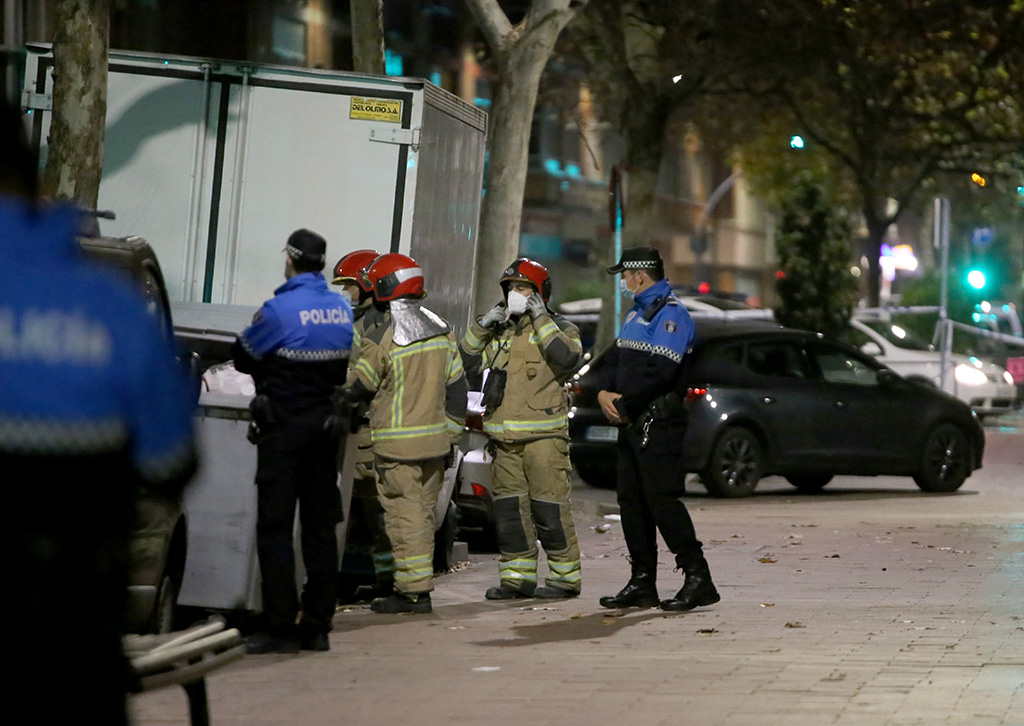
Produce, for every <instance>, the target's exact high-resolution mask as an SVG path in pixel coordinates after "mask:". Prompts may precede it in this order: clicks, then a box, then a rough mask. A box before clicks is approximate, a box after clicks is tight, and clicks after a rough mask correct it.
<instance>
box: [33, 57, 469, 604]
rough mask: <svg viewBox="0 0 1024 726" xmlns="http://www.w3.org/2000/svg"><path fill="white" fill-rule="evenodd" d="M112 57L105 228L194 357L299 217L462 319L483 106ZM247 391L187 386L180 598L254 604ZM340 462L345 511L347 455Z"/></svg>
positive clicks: (317, 79) (388, 85)
mask: <svg viewBox="0 0 1024 726" xmlns="http://www.w3.org/2000/svg"><path fill="white" fill-rule="evenodd" d="M109 63H110V72H109V76H108V97H107V129H106V139H105V144H104V159H103V180H102V183H101V185H100V194H99V207H100V208H101V209H110V210H112V211H113V212H114V213H115V214H116V219H115V220H113V221H104V222H103V232H104V234H105V235H107V236H111V237H125V236H128V235H140V236H142V237H144V238H145V239H146V240H148V242H149V243H150V245H151V246H152V247H153V249H154V250H155V252H156V254H157V256H158V258H159V260H160V266H161V268H162V271H163V279H164V281H165V284H166V287H167V292H168V297H169V298H170V301H171V308H172V310H173V317H174V323H175V330H176V334H177V335H178V336H179V338H183V339H188V340H189V341H190V343H191V344H193V345H198V346H200V347H201V348H204V352H206V353H208V360H207V362H210V363H212V362H220V359H218V358H217V356H216V355H215V354H212V353H211V351H213V350H214V349H215V348H216V347H217V344H218V341H219V344H220V348H226V346H227V344H228V343H229V342H230V340H231V339H232V338H233V336H234V334H237V333H239V332H241V330H242V328H243V327H244V326H245V325H246V324H247V322H248V321H249V320H250V319H251V316H252V313H253V311H254V310H255V306H257V305H259V304H260V303H262V302H263V301H264V300H266V299H267V298H269V297H270V296H271V295H272V294H273V290H274V288H276V287H277V286H278V285H280V284H281V283H282V282H283V281H284V267H283V265H284V255H283V248H284V243H285V240H286V239H287V237H288V235H289V234H290V233H291V232H292V231H293V230H295V229H298V228H300V227H306V228H309V229H312V230H314V231H316V232H319V233H320V234H322V235H323V236H324V237H325V238H326V239H327V243H328V247H327V255H328V266H329V267H331V266H333V265H334V263H335V261H337V260H338V259H339V258H340V257H341V256H342V255H344V254H345V253H346V252H350V251H352V250H356V249H364V248H373V249H377V250H379V251H381V252H401V253H403V254H408V255H411V256H412V257H414V258H415V259H416V260H417V261H418V262H419V263H420V265H421V266H422V267H423V270H424V276H425V277H426V286H427V291H428V294H429V302H428V305H429V307H430V308H431V309H432V310H434V311H435V312H437V313H439V314H440V315H442V316H443V317H445V318H446V319H447V320H448V321H449V322H451V323H452V325H453V326H454V327H455V328H456V329H457V330H458V331H459V332H460V333H461V332H462V331H464V330H465V326H466V324H467V322H468V320H469V316H470V315H471V313H472V310H473V297H474V274H473V271H474V269H475V265H476V250H477V229H478V226H477V222H478V218H479V213H480V201H481V189H482V181H483V169H484V140H485V133H486V127H487V117H486V114H484V113H483V112H482V111H480V110H479V109H477V108H476V107H474V106H473V105H471V104H468V103H466V102H464V101H462V100H461V99H459V98H457V97H456V96H453V95H452V94H450V93H448V92H446V91H444V90H442V89H440V88H438V87H437V86H434V85H432V84H431V83H429V82H427V81H424V80H421V79H416V78H392V77H380V76H369V75H361V74H354V73H341V72H335V71H322V70H311V69H305V68H287V67H280V66H267V65H256V64H249V63H235V62H227V61H214V60H203V59H197V58H182V57H177V56H162V55H154V54H147V53H133V52H123V51H111V52H110V54H109ZM52 70H53V57H52V54H51V53H50V48H49V47H48V46H33V47H30V48H29V53H28V58H27V64H26V79H25V86H24V91H23V94H22V105H23V106H24V107H25V108H26V109H28V110H29V111H30V112H31V114H32V116H31V118H32V131H33V137H34V140H35V143H36V144H37V145H38V146H39V148H40V151H41V153H42V154H45V153H46V138H47V134H48V131H49V122H50V115H49V113H48V111H49V109H50V108H51V100H50V93H51V89H52V84H53V79H52ZM326 272H329V270H327V271H326ZM248 402H249V397H248V396H244V395H218V394H214V393H209V392H203V393H202V394H201V395H200V399H199V404H200V405H199V410H200V415H199V420H198V422H197V430H198V432H199V437H200V447H201V452H202V463H201V468H200V471H199V473H198V474H197V477H196V480H195V481H194V482H193V484H192V486H191V487H190V488H189V489H188V491H187V493H186V498H185V507H186V510H187V513H188V555H187V558H186V566H185V572H184V579H183V582H181V583H180V586H181V589H180V594H179V598H178V603H179V604H180V605H190V606H198V607H205V608H216V609H243V610H258V609H260V598H259V587H258V582H259V580H258V570H257V565H256V554H255V517H256V489H255V486H253V479H254V475H255V470H256V450H255V447H253V446H252V445H250V444H249V443H248V441H247V440H246V438H245V432H246V428H247V426H248V419H249V411H248ZM345 469H346V471H344V472H343V473H342V476H340V477H339V486H340V488H341V491H342V494H343V501H344V508H345V514H346V515H348V514H350V508H349V495H350V494H351V484H352V481H351V479H352V473H351V470H352V466H351V463H350V462H349V463H348V465H347V466H346V467H345ZM456 470H457V464H456V467H453V468H452V469H450V470H449V471H448V472H446V479H445V487H444V491H443V496H442V497H441V501H439V503H438V509H437V520H438V528H439V529H438V532H439V539H440V540H441V541H444V540H445V539H446V538H448V539H450V535H451V532H447V530H451V529H452V528H454V512H453V511H452V506H453V505H452V504H451V493H452V490H453V488H454V486H455V475H456ZM347 525H348V518H347V517H346V521H345V522H344V523H342V525H340V526H339V530H338V534H339V545H340V546H341V547H344V544H345V539H346V533H347ZM446 532H447V533H446ZM448 546H449V547H450V546H451V543H450V542H448ZM299 564H300V565H301V561H300V562H299ZM298 574H299V577H300V578H301V567H300V569H299V573H298Z"/></svg>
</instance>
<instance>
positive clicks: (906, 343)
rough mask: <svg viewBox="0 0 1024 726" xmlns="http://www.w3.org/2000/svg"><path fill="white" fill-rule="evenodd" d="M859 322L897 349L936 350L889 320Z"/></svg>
mask: <svg viewBox="0 0 1024 726" xmlns="http://www.w3.org/2000/svg"><path fill="white" fill-rule="evenodd" d="M859 322H860V323H861V324H862V325H866V326H867V327H869V328H871V329H872V330H873V331H875V332H876V333H878V334H879V335H881V336H882V337H883V338H885V339H886V340H888V341H889V342H890V343H892V344H893V345H895V346H896V347H897V348H905V349H907V350H932V351H933V350H935V347H934V346H933V345H932V344H931V343H929V342H928V341H926V340H922V339H921V338H918V337H917V336H916V335H914V334H913V333H912V332H910V331H909V330H907V329H906V328H901V327H900V326H899V325H896V324H895V323H891V322H889V321H887V320H860V321H859Z"/></svg>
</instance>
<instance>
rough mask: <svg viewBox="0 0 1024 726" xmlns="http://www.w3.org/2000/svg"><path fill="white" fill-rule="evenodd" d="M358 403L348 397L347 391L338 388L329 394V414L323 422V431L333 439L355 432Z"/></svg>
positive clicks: (357, 419)
mask: <svg viewBox="0 0 1024 726" xmlns="http://www.w3.org/2000/svg"><path fill="white" fill-rule="evenodd" d="M358 408H359V403H358V402H356V401H353V400H352V399H351V398H350V397H349V391H348V389H346V388H342V387H341V386H339V387H338V388H335V389H334V393H333V394H331V413H330V415H329V416H328V417H327V418H326V419H325V420H324V430H325V431H327V432H328V434H330V436H331V437H333V438H341V436H342V435H344V434H346V433H349V432H350V431H353V432H354V431H355V430H356V429H357V428H358V421H359V414H358Z"/></svg>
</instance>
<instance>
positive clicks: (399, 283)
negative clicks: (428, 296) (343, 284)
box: [364, 252, 423, 302]
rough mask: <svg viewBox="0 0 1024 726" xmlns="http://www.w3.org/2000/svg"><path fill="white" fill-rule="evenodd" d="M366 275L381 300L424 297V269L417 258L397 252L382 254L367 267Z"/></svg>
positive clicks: (377, 298) (376, 297)
mask: <svg viewBox="0 0 1024 726" xmlns="http://www.w3.org/2000/svg"><path fill="white" fill-rule="evenodd" d="M364 277H365V278H366V281H367V282H368V283H369V285H370V286H371V287H372V288H373V297H374V298H375V299H376V300H378V301H379V302H387V301H389V300H395V299H397V298H400V297H423V270H422V269H421V268H420V266H419V263H417V262H416V260H414V259H413V258H411V257H407V256H406V255H402V254H399V253H397V252H389V253H387V254H384V255H381V256H380V257H378V258H377V259H376V260H374V261H373V262H372V263H371V264H370V266H369V267H367V268H366V272H365V273H364Z"/></svg>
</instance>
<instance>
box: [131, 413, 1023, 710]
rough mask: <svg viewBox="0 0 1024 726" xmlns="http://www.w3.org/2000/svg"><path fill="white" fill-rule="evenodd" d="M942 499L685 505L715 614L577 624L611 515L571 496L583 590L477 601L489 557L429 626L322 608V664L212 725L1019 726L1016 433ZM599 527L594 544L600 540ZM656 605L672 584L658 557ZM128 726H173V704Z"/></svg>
mask: <svg viewBox="0 0 1024 726" xmlns="http://www.w3.org/2000/svg"><path fill="white" fill-rule="evenodd" d="M988 437H989V439H988V440H989V450H988V452H987V455H986V467H985V469H983V470H982V471H981V472H979V473H977V474H975V476H974V477H972V478H971V479H970V480H968V482H967V483H966V484H965V486H964V487H963V489H962V490H961V491H960V492H958V493H956V494H954V495H925V494H923V493H921V492H920V491H918V489H917V487H916V486H914V484H913V482H912V481H910V480H909V479H896V478H880V479H877V480H871V479H857V478H840V479H837V480H836V481H835V482H833V483H832V484H830V485H829V486H828V487H827V488H826V490H825V492H824V493H823V494H821V495H817V496H801V495H797V494H796V493H795V492H794V491H793V489H792V487H789V486H788V484H786V483H785V482H784V481H782V480H776V479H772V480H767V481H766V482H764V485H763V486H762V487H759V490H758V492H759V493H758V494H757V495H756V496H754V497H751V498H749V499H744V500H737V501H727V500H715V499H710V498H708V497H706V496H705V495H704V493H703V489H702V488H701V487H700V486H699V485H695V486H693V487H691V489H692V491H691V494H690V495H688V497H687V499H686V502H687V505H688V506H689V507H690V509H691V512H692V514H693V517H694V520H695V523H696V526H697V532H698V534H699V535H700V536H701V537H702V538H703V539H704V542H705V549H706V552H707V555H708V559H709V561H710V563H711V567H712V572H713V574H714V577H715V581H716V584H717V585H718V588H719V590H720V591H721V593H722V602H720V603H719V604H717V605H715V606H713V607H710V608H704V609H701V610H697V611H693V612H691V613H686V614H678V615H676V614H673V615H669V614H666V613H663V612H662V611H660V610H655V609H650V610H629V611H611V610H605V609H603V608H601V607H599V606H598V604H597V598H598V597H599V596H600V595H604V594H609V593H614V592H615V591H616V590H618V588H619V587H621V586H622V585H623V584H624V583H625V580H626V579H627V577H628V565H627V563H626V560H625V545H624V543H623V540H622V533H621V528H620V526H619V523H618V522H615V521H612V520H607V519H603V518H602V517H601V516H600V515H601V514H602V513H603V512H604V511H605V510H606V509H607V507H608V506H609V505H608V503H607V502H609V501H610V500H611V499H612V497H611V495H610V494H609V493H606V492H594V491H588V490H586V489H585V488H580V490H579V491H578V492H577V496H576V502H577V515H576V523H577V528H578V532H579V535H580V540H581V546H582V549H583V552H584V555H585V559H584V565H583V567H584V570H583V577H584V591H583V595H582V596H581V597H580V598H578V599H576V600H569V601H561V602H554V603H552V602H544V601H536V600H523V601H515V602H513V603H494V602H487V601H485V600H484V599H483V593H484V590H486V589H487V587H489V586H490V585H493V584H495V583H496V582H497V567H496V564H495V561H496V555H473V556H472V557H471V560H472V562H471V564H470V565H469V566H468V567H467V568H466V569H464V570H462V571H460V572H454V573H449V574H445V575H443V576H440V577H438V578H437V581H436V589H435V591H434V596H433V599H434V613H433V614H432V615H428V616H409V615H405V616H384V615H376V614H373V613H371V612H370V611H369V609H368V608H367V607H365V606H364V607H355V608H349V609H345V610H342V611H339V612H338V614H337V616H336V617H335V621H334V623H335V630H334V632H333V633H332V634H331V651H330V652H328V653H317V654H312V653H303V654H302V655H299V656H248V657H246V658H245V659H243V660H242V661H240V662H238V663H236V664H233V665H231V666H229V667H227V668H225V669H223V670H221V671H218V672H217V673H215V674H213V675H212V676H211V677H210V678H209V679H208V685H209V693H210V711H211V716H212V722H213V723H214V724H215V725H216V726H241V725H242V724H245V725H247V726H271V725H277V724H310V725H320V724H325V725H326V724H367V725H370V724H373V725H375V726H376V725H385V726H386V725H390V724H396V725H398V724H402V725H405V724H415V725H416V726H435V725H437V726H441V725H448V724H524V725H526V724H529V725H530V726H540V725H543V724H559V725H565V724H570V725H574V724H587V725H588V726H589V725H595V726H597V725H600V724H623V723H624V724H627V726H641V725H642V726H657V725H659V724H673V725H675V724H695V725H701V726H703V725H704V724H708V725H711V724H716V725H717V724H721V725H723V726H726V725H728V726H741V725H746V724H750V725H751V726H754V725H756V726H770V725H773V724H779V725H783V724H784V725H785V726H794V725H795V724H796V725H800V726H803V725H804V724H809V725H816V724H841V725H853V724H858V725H860V724H863V725H864V726H878V725H879V724H894V725H900V726H904V725H906V726H909V725H910V724H922V725H923V724H970V725H972V726H975V725H977V726H984V725H988V724H1009V725H1014V726H1024V445H1022V444H1024V436H1020V435H1006V434H999V433H994V432H989V433H988ZM604 524H611V527H610V529H609V531H607V532H600V531H598V530H597V529H596V528H597V527H599V526H600V525H604ZM661 563H662V570H661V574H660V583H659V588H660V590H661V592H662V595H663V596H665V597H667V596H669V595H670V594H672V593H673V592H674V591H675V590H676V589H677V588H678V587H679V585H680V582H681V580H680V575H679V574H673V573H672V569H671V558H670V555H669V553H668V552H667V551H665V552H663V553H662V556H661ZM132 703H133V709H134V713H135V723H136V724H138V725H140V726H150V725H154V726H155V725H156V724H187V723H188V716H187V707H186V703H185V698H184V694H183V693H182V692H181V690H180V689H165V690H162V691H157V692H153V693H147V694H143V695H141V696H137V697H135V698H133V701H132Z"/></svg>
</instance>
